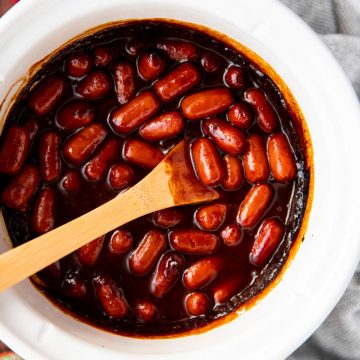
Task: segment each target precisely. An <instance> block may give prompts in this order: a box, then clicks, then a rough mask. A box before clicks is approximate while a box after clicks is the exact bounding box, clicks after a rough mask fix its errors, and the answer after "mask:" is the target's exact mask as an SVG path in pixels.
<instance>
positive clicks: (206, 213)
mask: <svg viewBox="0 0 360 360" xmlns="http://www.w3.org/2000/svg"><path fill="white" fill-rule="evenodd" d="M226 212H227V206H226V205H225V204H211V205H206V206H203V207H201V208H199V209H198V210H197V211H196V214H195V219H196V221H197V223H198V225H199V226H200V227H201V228H202V229H203V230H212V231H214V230H217V229H218V228H219V227H220V226H221V225H222V224H223V223H224V221H225V219H226Z"/></svg>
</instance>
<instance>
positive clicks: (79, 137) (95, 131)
mask: <svg viewBox="0 0 360 360" xmlns="http://www.w3.org/2000/svg"><path fill="white" fill-rule="evenodd" d="M106 133H107V131H106V129H105V128H104V126H103V125H101V124H92V125H88V126H86V127H85V128H83V129H82V130H80V131H78V132H77V133H75V135H73V136H72V137H71V138H70V139H69V140H68V141H67V142H66V143H65V146H64V148H63V153H64V157H65V158H66V159H67V160H68V161H69V162H71V163H73V164H75V165H81V164H82V163H83V162H85V161H86V160H87V159H88V158H89V157H90V156H91V154H92V153H93V152H94V151H95V150H96V148H97V147H98V146H99V145H100V144H101V143H102V141H103V140H104V139H105V136H106Z"/></svg>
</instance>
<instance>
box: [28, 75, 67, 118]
mask: <svg viewBox="0 0 360 360" xmlns="http://www.w3.org/2000/svg"><path fill="white" fill-rule="evenodd" d="M65 89H66V81H65V80H64V78H63V77H61V76H60V75H53V76H50V77H48V78H46V79H43V80H42V81H41V82H40V83H39V84H38V85H36V87H35V89H34V90H33V91H32V92H31V94H30V96H29V100H28V104H29V108H30V110H31V111H32V112H33V113H34V114H35V115H37V116H45V115H47V114H48V113H50V112H51V111H52V110H54V109H55V106H56V105H57V104H58V103H59V101H60V100H61V98H62V96H63V94H64V92H65Z"/></svg>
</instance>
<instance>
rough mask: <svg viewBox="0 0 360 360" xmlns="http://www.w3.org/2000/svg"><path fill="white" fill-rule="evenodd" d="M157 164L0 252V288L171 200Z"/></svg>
mask: <svg viewBox="0 0 360 360" xmlns="http://www.w3.org/2000/svg"><path fill="white" fill-rule="evenodd" d="M161 167H162V165H161V164H160V165H159V166H158V167H157V168H156V170H157V171H155V170H154V171H153V172H151V173H150V174H149V175H148V176H147V177H145V178H144V179H143V180H142V181H141V182H139V183H138V184H137V185H135V186H134V187H132V188H131V189H130V190H128V191H127V192H125V193H123V194H121V195H120V196H118V197H116V198H115V199H113V200H110V201H109V202H107V203H105V204H104V205H102V206H100V207H98V208H96V209H94V210H93V211H91V212H89V213H87V214H85V215H83V216H81V217H79V218H77V219H75V220H73V221H70V222H68V223H67V224H65V225H63V226H60V227H58V228H56V229H54V230H52V231H50V232H48V233H46V234H44V235H41V236H39V237H38V238H36V239H34V240H32V241H29V242H28V243H25V244H23V245H21V246H18V247H16V248H14V249H12V250H10V251H7V252H6V253H4V254H2V255H0V274H1V277H0V291H2V290H5V289H7V288H8V287H10V286H12V285H15V284H16V283H18V282H19V281H21V280H24V279H25V278H27V277H29V276H31V275H33V274H35V273H36V272H38V271H39V270H41V269H43V268H45V267H46V266H48V265H50V264H52V263H53V262H55V261H56V260H59V259H60V258H62V257H64V256H66V255H68V254H70V253H71V252H72V251H75V250H76V249H78V248H80V247H81V246H83V245H85V244H86V243H88V242H89V239H96V238H97V237H99V236H101V235H104V234H105V233H107V232H109V231H111V230H113V229H115V228H117V227H119V226H121V225H123V224H125V223H127V222H129V221H131V220H133V219H136V218H138V217H140V216H143V215H145V214H148V213H150V212H153V211H156V210H160V209H163V208H167V207H171V206H173V205H174V200H173V198H172V196H171V194H170V192H169V191H167V188H168V184H167V182H168V177H167V176H166V174H165V173H164V172H165V171H164V170H163V169H162V168H161Z"/></svg>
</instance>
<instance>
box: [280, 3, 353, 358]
mask: <svg viewBox="0 0 360 360" xmlns="http://www.w3.org/2000/svg"><path fill="white" fill-rule="evenodd" d="M281 1H282V2H283V3H284V4H285V5H287V6H288V7H289V8H290V9H291V10H293V11H294V12H295V13H296V14H298V15H299V16H300V17H301V18H302V19H303V20H304V21H305V22H306V23H307V24H308V25H310V26H311V27H312V28H313V29H314V30H315V31H316V32H317V33H318V34H319V37H320V38H321V40H322V41H324V43H325V44H326V45H327V46H328V47H329V48H330V50H331V51H332V53H333V54H334V56H335V57H336V59H337V60H338V61H339V63H340V64H341V65H342V67H343V69H344V70H345V72H346V74H347V76H348V77H349V79H350V81H351V83H352V84H353V86H354V89H355V91H356V93H357V95H358V97H359V99H360V13H359V12H358V11H356V10H355V8H354V7H353V5H352V3H351V2H350V1H349V0H281ZM352 1H353V2H354V1H355V2H356V1H358V2H360V0H352ZM359 121H360V119H359ZM359 241H360V239H359ZM288 360H360V265H359V266H358V269H357V272H356V273H355V275H354V277H353V279H352V281H351V284H350V286H349V287H348V289H347V290H346V292H345V294H344V295H343V297H342V299H341V300H340V302H339V303H338V305H337V306H336V308H335V309H334V310H333V312H332V313H331V314H330V316H329V317H328V318H327V319H326V320H325V321H324V323H323V324H322V325H321V327H320V328H319V329H318V330H317V331H316V332H315V333H314V334H313V335H312V336H311V337H310V338H309V339H308V340H307V341H306V342H305V343H304V344H303V345H302V346H301V347H300V348H299V349H298V350H297V351H296V352H295V353H293V354H292V355H291V356H290V357H289V358H288Z"/></svg>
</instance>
